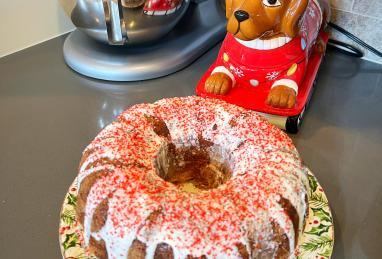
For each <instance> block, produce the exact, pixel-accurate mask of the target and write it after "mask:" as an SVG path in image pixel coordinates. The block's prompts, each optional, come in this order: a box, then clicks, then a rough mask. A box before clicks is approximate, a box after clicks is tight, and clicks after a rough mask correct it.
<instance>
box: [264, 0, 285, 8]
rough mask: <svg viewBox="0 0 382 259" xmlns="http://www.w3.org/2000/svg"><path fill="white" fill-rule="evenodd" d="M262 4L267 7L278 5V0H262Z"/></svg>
mask: <svg viewBox="0 0 382 259" xmlns="http://www.w3.org/2000/svg"><path fill="white" fill-rule="evenodd" d="M263 4H264V5H265V6H268V7H275V6H280V5H281V3H280V0H263Z"/></svg>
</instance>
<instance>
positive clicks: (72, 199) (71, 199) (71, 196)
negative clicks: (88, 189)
mask: <svg viewBox="0 0 382 259" xmlns="http://www.w3.org/2000/svg"><path fill="white" fill-rule="evenodd" d="M68 204H69V205H72V206H76V204H77V196H75V195H74V194H72V193H69V195H68Z"/></svg>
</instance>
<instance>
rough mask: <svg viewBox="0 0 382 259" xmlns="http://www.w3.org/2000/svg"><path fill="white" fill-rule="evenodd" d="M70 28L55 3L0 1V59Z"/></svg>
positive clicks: (69, 22)
mask: <svg viewBox="0 0 382 259" xmlns="http://www.w3.org/2000/svg"><path fill="white" fill-rule="evenodd" d="M73 29H74V26H73V25H72V23H71V21H70V19H69V18H68V17H67V16H66V14H65V12H64V11H63V10H62V8H61V6H60V4H59V2H58V0H33V1H25V0H23V1H22V0H0V57H2V56H6V55H8V54H11V53H13V52H16V51H19V50H21V49H24V48H27V47H30V46H33V45H35V44H38V43H40V42H43V41H46V40H48V39H51V38H54V37H56V36H58V35H61V34H63V33H66V32H68V31H70V30H73Z"/></svg>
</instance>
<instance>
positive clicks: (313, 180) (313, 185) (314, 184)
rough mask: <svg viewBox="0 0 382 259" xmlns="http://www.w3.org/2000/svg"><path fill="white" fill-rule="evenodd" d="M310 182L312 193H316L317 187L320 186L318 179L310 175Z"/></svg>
mask: <svg viewBox="0 0 382 259" xmlns="http://www.w3.org/2000/svg"><path fill="white" fill-rule="evenodd" d="M308 180H309V187H310V191H311V192H315V191H316V190H317V186H318V183H317V181H316V178H315V177H314V176H313V175H311V174H308Z"/></svg>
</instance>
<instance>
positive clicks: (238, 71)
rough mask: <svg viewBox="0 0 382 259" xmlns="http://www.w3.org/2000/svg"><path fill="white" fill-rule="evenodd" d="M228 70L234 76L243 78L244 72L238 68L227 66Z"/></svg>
mask: <svg viewBox="0 0 382 259" xmlns="http://www.w3.org/2000/svg"><path fill="white" fill-rule="evenodd" d="M229 69H230V70H231V71H232V72H233V73H234V74H235V75H237V76H238V77H243V76H244V72H243V70H241V69H240V68H237V67H234V66H232V65H230V66H229Z"/></svg>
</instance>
